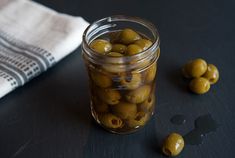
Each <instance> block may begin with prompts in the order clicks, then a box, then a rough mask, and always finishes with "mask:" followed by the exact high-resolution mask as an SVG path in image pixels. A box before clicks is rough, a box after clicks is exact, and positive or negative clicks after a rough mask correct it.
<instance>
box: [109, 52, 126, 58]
mask: <svg viewBox="0 0 235 158" xmlns="http://www.w3.org/2000/svg"><path fill="white" fill-rule="evenodd" d="M107 56H110V57H122V56H123V55H122V54H121V53H118V52H109V53H107Z"/></svg>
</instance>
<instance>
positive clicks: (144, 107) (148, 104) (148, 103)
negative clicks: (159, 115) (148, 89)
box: [139, 94, 156, 111]
mask: <svg viewBox="0 0 235 158" xmlns="http://www.w3.org/2000/svg"><path fill="white" fill-rule="evenodd" d="M155 100H156V97H155V95H154V94H152V95H150V96H149V98H148V99H146V100H145V101H144V102H143V103H141V104H139V108H140V110H141V111H150V110H152V107H153V106H154V104H155Z"/></svg>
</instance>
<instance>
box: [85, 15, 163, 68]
mask: <svg viewBox="0 0 235 158" xmlns="http://www.w3.org/2000/svg"><path fill="white" fill-rule="evenodd" d="M115 21H127V22H128V21H129V22H134V23H137V24H140V25H142V26H144V27H146V28H147V29H148V30H150V31H151V33H152V35H153V37H154V39H153V41H152V43H153V44H152V45H151V46H150V47H149V48H147V49H146V50H143V51H142V52H140V53H138V54H134V55H130V56H122V57H112V56H105V58H106V60H105V62H107V61H108V62H109V63H108V64H125V63H129V62H130V61H131V60H135V61H140V60H143V59H144V58H147V56H149V52H153V50H155V49H158V47H159V45H160V37H159V33H158V31H157V29H156V27H155V26H154V24H152V23H151V22H149V21H148V20H145V19H142V18H139V17H134V16H126V15H113V16H109V17H105V18H102V19H99V20H96V21H94V22H93V23H91V24H90V25H89V26H88V27H87V28H86V30H85V31H84V33H83V44H82V49H83V52H86V55H88V57H89V58H90V59H91V60H92V61H93V62H96V61H95V60H96V59H102V58H103V57H104V55H103V54H99V53H96V52H95V51H94V50H92V49H91V48H90V47H89V42H88V37H87V36H88V33H89V32H91V31H92V30H93V29H94V27H97V24H99V23H101V22H115ZM108 26H109V27H115V26H112V25H107V27H108ZM104 28H105V27H104ZM153 53H154V52H153ZM158 58H159V54H157V57H156V60H157V59H158Z"/></svg>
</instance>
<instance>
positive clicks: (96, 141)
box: [0, 0, 235, 158]
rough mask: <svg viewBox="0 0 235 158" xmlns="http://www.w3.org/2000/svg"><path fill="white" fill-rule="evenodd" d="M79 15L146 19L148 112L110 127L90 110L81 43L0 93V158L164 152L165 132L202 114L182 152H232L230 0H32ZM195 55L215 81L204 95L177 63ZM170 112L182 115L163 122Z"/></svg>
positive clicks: (219, 157)
mask: <svg viewBox="0 0 235 158" xmlns="http://www.w3.org/2000/svg"><path fill="white" fill-rule="evenodd" d="M37 1H38V2H40V3H42V4H44V5H46V6H48V7H51V8H53V9H55V10H57V11H60V12H64V13H68V14H71V15H79V16H83V17H84V18H85V19H86V20H87V21H89V22H92V21H94V20H96V19H99V18H102V17H106V16H109V15H114V14H126V15H132V16H139V17H142V18H146V19H148V20H150V21H152V22H153V23H154V24H155V25H156V26H157V27H158V29H159V32H160V36H161V56H160V59H159V63H158V64H159V65H158V76H157V93H156V95H157V107H156V114H155V115H154V117H153V118H152V120H151V121H150V122H149V123H148V124H147V125H146V127H145V128H143V129H142V130H140V131H138V132H136V133H134V134H130V135H115V134H110V133H108V132H106V131H105V130H103V129H102V128H100V127H98V126H97V125H96V124H95V123H94V121H93V119H92V117H91V114H90V109H89V96H88V82H87V74H86V71H85V67H84V63H83V61H82V59H81V50H80V48H78V49H77V50H76V51H75V52H73V53H72V54H71V55H69V56H68V57H66V58H65V59H64V60H63V61H61V62H60V63H59V64H57V65H56V66H55V67H53V68H51V69H50V70H49V71H47V72H45V73H44V74H42V75H41V76H39V77H37V78H36V79H33V80H32V81H31V82H30V83H28V84H26V85H25V86H24V87H21V88H18V89H17V90H15V91H14V92H12V93H10V94H8V95H7V96H5V97H4V98H2V99H1V100H0V157H1V158H13V157H17V158H63V157H64V158H74V157H76V158H78V157H79V158H80V157H89V158H90V157H101V158H106V157H107V158H111V157H115V158H120V157H122V158H124V157H130V158H131V157H150V158H151V157H155V158H156V157H164V156H163V155H162V154H161V153H160V152H159V147H160V145H161V143H162V140H163V138H164V137H165V136H166V135H168V134H169V133H171V132H174V131H175V132H179V133H181V134H183V135H184V134H186V133H188V132H189V131H190V130H192V129H193V127H194V120H195V119H196V118H197V117H198V116H200V115H203V114H208V113H209V114H211V116H212V117H213V118H214V119H215V120H216V121H217V122H218V123H219V128H218V129H217V131H216V132H212V133H210V134H208V135H207V136H206V137H205V138H204V142H203V144H201V145H199V146H193V145H186V146H185V149H184V151H183V152H182V153H181V154H180V156H179V157H182V158H199V157H200V158H201V157H202V158H234V157H235V151H234V145H235V118H234V112H235V106H234V103H235V100H234V94H235V84H234V78H235V69H234V65H233V64H234V59H235V31H234V28H235V22H234V19H235V12H234V8H235V1H233V0H227V1H219V0H198V1H193V0H179V1H170V0H145V1H144V0H143V1H137V0H135V1H134V0H129V1H124V0H119V1H114V0H113V1H112V0H99V1H91V0H79V1H78V0H77V1H76V0H56V1H47V0H37ZM197 57H201V58H204V59H206V60H207V61H208V62H209V63H213V64H215V65H217V66H218V68H219V70H220V80H219V82H218V83H217V84H216V85H213V86H212V88H211V89H210V91H209V92H208V93H207V94H205V95H200V96H198V95H194V94H192V93H189V92H188V91H187V90H186V88H185V86H186V83H185V80H183V79H182V76H181V75H180V72H179V69H180V67H181V66H182V65H183V64H184V63H185V62H186V61H187V60H189V59H193V58H197ZM175 114H184V115H185V116H186V117H187V122H186V123H185V124H184V125H181V126H178V125H173V124H171V123H170V118H171V117H172V116H174V115H175Z"/></svg>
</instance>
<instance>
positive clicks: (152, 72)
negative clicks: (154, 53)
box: [145, 63, 157, 83]
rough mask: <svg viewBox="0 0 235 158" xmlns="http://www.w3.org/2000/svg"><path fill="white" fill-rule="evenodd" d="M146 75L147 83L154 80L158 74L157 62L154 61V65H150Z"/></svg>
mask: <svg viewBox="0 0 235 158" xmlns="http://www.w3.org/2000/svg"><path fill="white" fill-rule="evenodd" d="M146 71H147V72H146V76H145V81H146V82H147V83H149V82H152V81H153V80H154V78H155V76H156V72H157V64H156V63H154V64H153V65H152V66H150V67H149V68H148V69H147V70H146Z"/></svg>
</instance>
